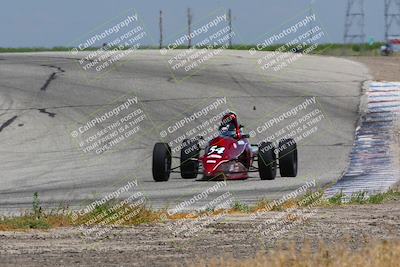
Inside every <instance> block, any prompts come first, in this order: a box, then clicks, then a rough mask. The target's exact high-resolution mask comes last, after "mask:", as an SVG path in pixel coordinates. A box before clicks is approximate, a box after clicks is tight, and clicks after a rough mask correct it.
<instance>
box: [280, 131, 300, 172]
mask: <svg viewBox="0 0 400 267" xmlns="http://www.w3.org/2000/svg"><path fill="white" fill-rule="evenodd" d="M297 166H298V165H297V145H296V142H295V141H294V140H293V139H291V138H289V139H283V140H281V141H279V173H280V174H281V177H296V176H297Z"/></svg>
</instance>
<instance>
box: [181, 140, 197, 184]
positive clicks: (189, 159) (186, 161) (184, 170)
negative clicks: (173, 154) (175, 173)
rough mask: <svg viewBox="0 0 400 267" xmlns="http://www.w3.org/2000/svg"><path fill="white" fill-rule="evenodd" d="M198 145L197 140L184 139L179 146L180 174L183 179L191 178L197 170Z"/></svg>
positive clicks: (195, 175) (194, 176)
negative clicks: (180, 146)
mask: <svg viewBox="0 0 400 267" xmlns="http://www.w3.org/2000/svg"><path fill="white" fill-rule="evenodd" d="M199 156H200V146H199V141H198V140H188V139H185V140H183V142H182V148H181V166H180V169H181V176H182V178H183V179H193V178H196V177H197V174H198V172H199V161H198V158H199Z"/></svg>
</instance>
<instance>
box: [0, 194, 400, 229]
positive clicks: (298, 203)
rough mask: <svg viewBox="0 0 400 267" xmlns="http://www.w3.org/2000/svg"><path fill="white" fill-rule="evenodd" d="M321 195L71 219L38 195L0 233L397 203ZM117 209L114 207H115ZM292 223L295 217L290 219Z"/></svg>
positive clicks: (380, 197)
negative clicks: (225, 207) (191, 210)
mask: <svg viewBox="0 0 400 267" xmlns="http://www.w3.org/2000/svg"><path fill="white" fill-rule="evenodd" d="M322 195H323V192H322V191H317V192H311V191H310V192H307V193H306V194H305V195H304V196H301V197H299V198H296V199H289V200H287V201H286V202H284V203H281V204H279V205H274V202H273V201H269V200H261V201H259V202H258V203H256V205H254V206H251V207H250V206H248V205H246V204H244V203H240V202H235V203H234V204H233V206H232V207H231V208H230V209H228V210H222V209H220V210H213V211H203V212H197V213H177V214H174V215H169V214H168V213H167V210H166V209H163V210H153V209H151V208H149V207H147V206H146V205H144V204H141V205H134V206H132V205H129V204H123V205H119V202H115V201H114V202H108V203H105V204H104V205H100V206H97V207H96V208H95V209H93V210H92V211H90V212H88V213H86V214H84V215H82V216H77V215H75V216H74V213H73V212H72V211H71V210H69V209H68V208H65V209H56V210H51V211H44V210H43V209H42V207H41V206H40V200H39V196H38V195H34V199H33V208H32V210H31V211H28V212H26V213H24V214H22V215H19V216H13V217H0V231H14V230H29V229H43V230H46V229H49V228H55V227H66V226H81V225H82V226H87V227H91V226H102V225H103V226H135V225H139V224H143V223H157V222H164V221H165V220H184V219H189V220H190V219H196V218H198V217H201V216H205V215H207V216H218V215H220V214H221V213H225V214H251V213H255V212H268V211H284V210H289V209H292V210H294V209H301V208H304V207H335V206H338V205H347V204H380V203H385V202H389V201H398V200H399V199H400V192H399V191H397V190H390V191H388V192H386V193H380V194H376V195H373V196H370V197H369V198H365V194H364V193H358V194H355V195H353V196H351V198H350V199H349V201H347V202H343V199H342V198H343V196H342V195H341V194H338V195H337V196H334V197H332V198H330V199H323V198H322ZM116 206H117V207H118V208H115V207H116ZM290 219H291V220H296V218H290Z"/></svg>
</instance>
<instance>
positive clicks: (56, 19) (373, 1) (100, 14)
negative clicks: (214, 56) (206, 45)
mask: <svg viewBox="0 0 400 267" xmlns="http://www.w3.org/2000/svg"><path fill="white" fill-rule="evenodd" d="M312 2H313V3H314V4H313V7H314V10H315V13H316V15H317V17H318V19H319V21H318V23H321V24H323V26H324V30H325V31H326V32H327V34H329V40H330V41H332V42H342V41H343V30H344V17H345V7H346V3H347V0H313V1H312ZM309 5H310V0H246V1H243V0H242V1H239V0H201V1H199V0H197V1H194V0H186V1H184V0H180V1H178V0H145V1H138V0H115V1H110V0H107V1H106V0H68V1H55V0H4V1H3V2H2V5H1V9H0V47H25V46H46V47H52V46H62V45H68V44H71V42H73V41H74V40H76V39H77V38H80V37H82V35H85V34H87V33H88V32H90V31H92V30H93V29H95V28H96V27H98V26H99V25H101V24H103V23H105V22H107V21H109V20H110V19H112V18H115V17H116V16H118V15H120V14H121V13H123V12H124V11H126V10H127V9H131V8H134V9H136V11H137V13H138V15H139V17H140V18H141V19H142V20H143V21H144V25H145V26H146V28H147V30H148V33H149V34H150V35H151V36H152V38H153V40H154V41H155V42H157V40H158V12H159V10H160V9H162V10H163V12H164V29H165V36H166V38H168V37H170V36H175V35H176V34H178V33H179V32H181V31H182V29H184V27H185V25H186V9H187V8H188V7H190V8H192V11H193V20H194V21H196V19H199V18H203V17H206V16H207V15H208V14H210V13H212V12H213V11H215V10H216V9H219V8H231V9H232V12H233V16H234V21H233V27H234V29H235V32H237V33H238V35H239V36H240V38H236V39H234V43H255V42H257V40H259V38H260V36H262V35H265V34H266V33H267V32H269V31H270V30H271V29H276V28H277V27H279V26H280V25H282V24H283V23H284V22H285V21H287V20H290V19H292V18H293V17H295V16H297V15H298V14H300V13H301V12H304V11H305V10H306V9H307V8H308V6H309ZM365 14H366V19H365V24H366V25H365V34H366V36H367V39H368V38H374V39H375V40H383V37H384V27H383V25H384V17H383V0H365ZM154 44H156V43H154Z"/></svg>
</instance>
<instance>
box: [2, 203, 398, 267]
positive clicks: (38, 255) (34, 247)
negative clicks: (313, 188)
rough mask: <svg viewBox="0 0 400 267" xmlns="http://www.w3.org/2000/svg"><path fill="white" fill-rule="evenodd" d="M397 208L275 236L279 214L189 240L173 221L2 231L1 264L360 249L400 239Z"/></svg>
mask: <svg viewBox="0 0 400 267" xmlns="http://www.w3.org/2000/svg"><path fill="white" fill-rule="evenodd" d="M399 204H400V202H399V201H397V202H393V203H389V204H379V205H361V206H345V207H335V208H317V209H315V211H314V212H313V213H312V214H310V215H311V216H310V218H309V219H307V220H306V221H300V222H299V223H293V225H292V226H291V227H290V228H289V230H288V231H287V232H285V233H281V234H280V235H278V236H274V235H273V234H272V233H267V234H265V233H264V234H263V230H265V229H271V228H272V227H276V226H277V224H276V222H274V220H275V219H276V218H277V217H281V215H282V214H284V213H282V212H267V213H265V214H263V215H262V216H260V217H258V218H256V219H254V220H251V219H249V217H248V216H232V215H229V216H227V217H226V218H223V220H221V221H220V222H213V223H211V224H209V225H206V226H205V227H204V228H202V229H200V230H199V231H198V232H197V233H195V234H194V235H192V236H187V237H185V236H181V235H179V234H178V235H176V234H174V233H173V231H171V230H170V229H169V228H168V226H171V222H167V223H164V224H155V225H141V226H137V227H129V228H115V229H112V230H111V231H110V232H108V233H106V234H105V235H104V236H102V237H101V238H91V237H85V236H83V235H82V232H81V231H80V230H79V229H78V228H56V229H53V230H49V231H29V232H0V240H1V243H0V262H1V263H2V264H1V265H2V266H55V265H59V266H76V265H79V266H96V265H97V266H128V265H129V266H174V265H180V264H184V265H186V264H187V263H188V262H193V261H195V260H196V259H198V258H205V257H206V258H209V257H214V256H222V255H225V254H227V255H233V256H234V257H237V258H244V257H252V256H254V255H255V253H256V252H258V251H260V250H263V249H264V250H266V251H269V250H270V249H271V248H275V247H276V246H277V245H278V244H280V243H290V242H294V243H296V244H297V245H298V246H302V245H303V244H304V242H305V241H307V242H308V241H309V242H311V244H314V245H316V244H317V243H318V242H319V241H321V240H322V241H325V242H326V243H328V244H332V243H335V242H336V243H337V242H345V243H348V244H349V245H350V246H351V247H354V248H359V247H363V246H365V245H366V244H368V242H370V240H390V239H397V240H399V239H400V205H399ZM291 219H292V221H293V222H294V221H296V219H295V218H291ZM259 225H262V227H261V229H260V228H258V227H259ZM172 226H173V227H176V225H172Z"/></svg>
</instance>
